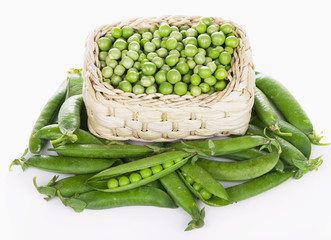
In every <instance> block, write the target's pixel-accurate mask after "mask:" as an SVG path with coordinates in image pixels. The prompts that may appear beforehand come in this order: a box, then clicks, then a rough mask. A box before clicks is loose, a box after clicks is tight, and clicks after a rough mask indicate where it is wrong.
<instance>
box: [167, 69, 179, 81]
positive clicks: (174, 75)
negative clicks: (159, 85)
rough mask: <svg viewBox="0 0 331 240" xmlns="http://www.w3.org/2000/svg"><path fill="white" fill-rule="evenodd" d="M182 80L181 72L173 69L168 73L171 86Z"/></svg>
mask: <svg viewBox="0 0 331 240" xmlns="http://www.w3.org/2000/svg"><path fill="white" fill-rule="evenodd" d="M181 79H182V75H181V74H180V72H179V71H178V70H176V69H171V70H170V71H168V72H167V81H168V82H170V83H171V84H175V83H177V82H179V81H180V80H181Z"/></svg>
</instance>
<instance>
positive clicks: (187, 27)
mask: <svg viewBox="0 0 331 240" xmlns="http://www.w3.org/2000/svg"><path fill="white" fill-rule="evenodd" d="M189 28H190V27H189V26H188V25H183V26H181V27H180V28H179V30H180V31H182V30H187V29H189Z"/></svg>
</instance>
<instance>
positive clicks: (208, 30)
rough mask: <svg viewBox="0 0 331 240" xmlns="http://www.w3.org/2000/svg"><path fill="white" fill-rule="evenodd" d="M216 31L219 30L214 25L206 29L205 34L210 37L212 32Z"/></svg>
mask: <svg viewBox="0 0 331 240" xmlns="http://www.w3.org/2000/svg"><path fill="white" fill-rule="evenodd" d="M218 30H219V28H218V27H217V26H216V25H214V24H212V25H210V26H208V27H207V33H208V34H209V35H212V34H213V33H214V32H217V31H218Z"/></svg>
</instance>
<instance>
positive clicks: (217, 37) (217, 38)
mask: <svg viewBox="0 0 331 240" xmlns="http://www.w3.org/2000/svg"><path fill="white" fill-rule="evenodd" d="M211 41H212V43H213V44H214V45H215V46H221V45H223V44H224V42H225V35H224V33H223V32H214V33H213V34H212V35H211Z"/></svg>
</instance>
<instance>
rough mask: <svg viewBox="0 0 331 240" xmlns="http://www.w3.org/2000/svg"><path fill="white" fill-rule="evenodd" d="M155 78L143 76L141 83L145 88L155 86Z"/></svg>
mask: <svg viewBox="0 0 331 240" xmlns="http://www.w3.org/2000/svg"><path fill="white" fill-rule="evenodd" d="M154 82H155V78H154V77H153V76H142V78H141V79H140V83H141V85H142V86H143V87H150V86H152V85H153V84H154Z"/></svg>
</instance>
